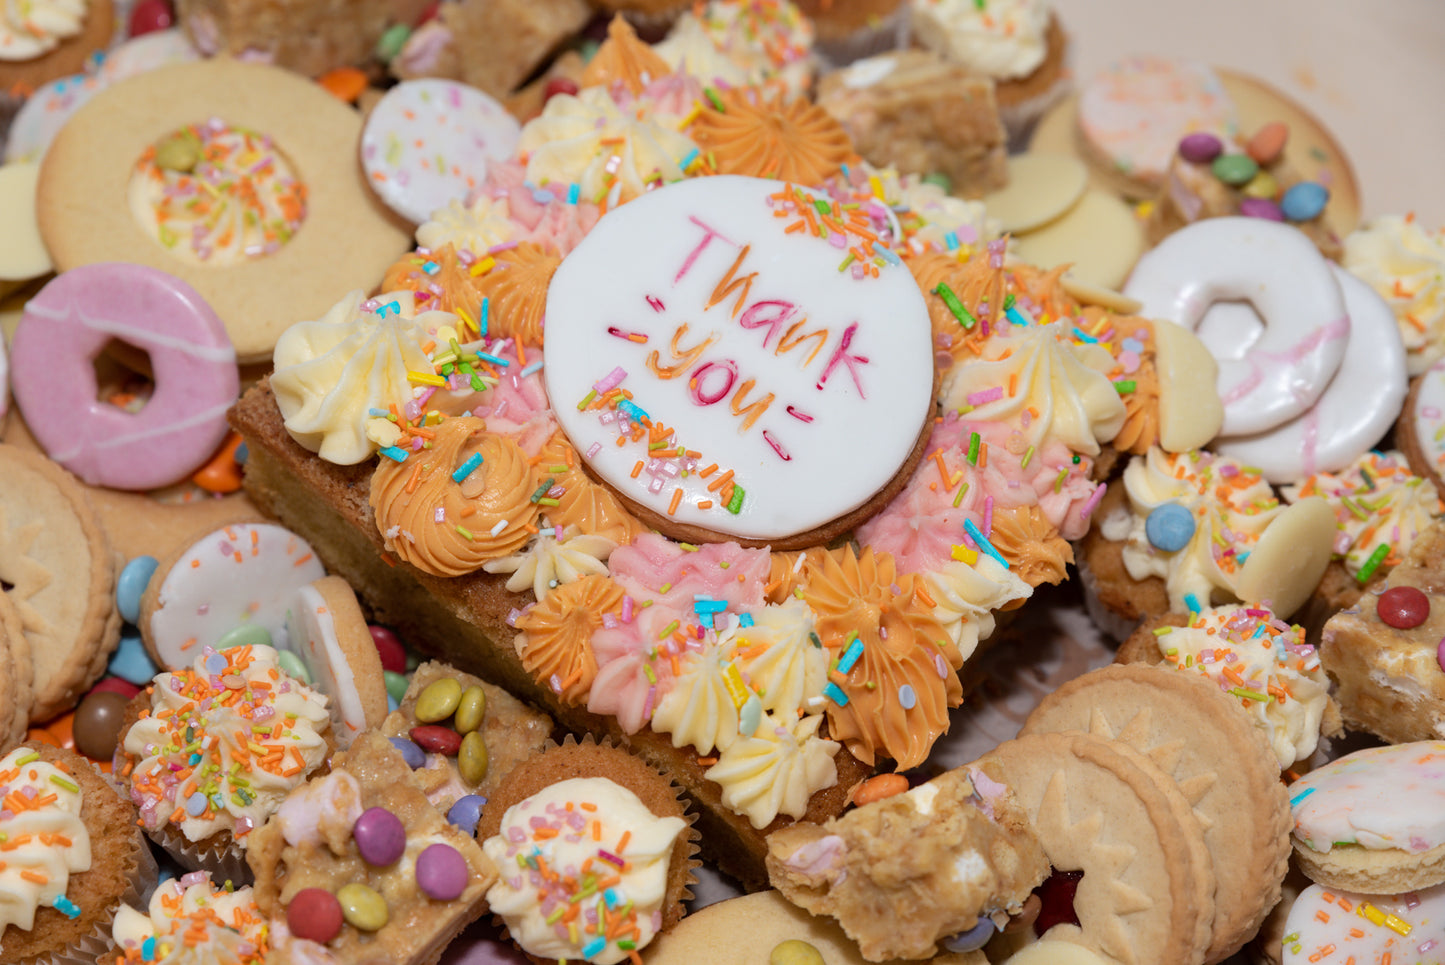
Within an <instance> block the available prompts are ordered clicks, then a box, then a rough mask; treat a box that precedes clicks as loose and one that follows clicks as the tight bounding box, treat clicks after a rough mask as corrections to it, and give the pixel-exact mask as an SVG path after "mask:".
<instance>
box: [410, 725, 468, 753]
mask: <svg viewBox="0 0 1445 965" xmlns="http://www.w3.org/2000/svg"><path fill="white" fill-rule="evenodd" d="M409 733H410V737H411V739H412V740H414V741H416V743H417V746H418V747H420V748H421V749H422V750H424V751H426V752H427V753H430V754H445V755H446V756H447V757H456V756H457V752H458V751H459V750H461V748H462V735H461V734H458V733H457V732H456V731H454V730H452V729H451V728H450V727H443V726H441V725H440V724H426V725H424V726H421V727H413V728H412V729H411V731H410V732H409Z"/></svg>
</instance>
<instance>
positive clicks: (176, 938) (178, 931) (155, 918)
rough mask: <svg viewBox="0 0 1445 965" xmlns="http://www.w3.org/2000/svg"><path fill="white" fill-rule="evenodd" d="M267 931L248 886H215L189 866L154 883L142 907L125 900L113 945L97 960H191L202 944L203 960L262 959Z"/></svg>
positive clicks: (157, 963) (115, 963)
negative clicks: (184, 871) (178, 874)
mask: <svg viewBox="0 0 1445 965" xmlns="http://www.w3.org/2000/svg"><path fill="white" fill-rule="evenodd" d="M266 933H267V927H266V919H265V918H263V917H261V914H260V912H259V911H258V910H257V908H256V902H255V900H254V898H253V897H252V894H251V889H250V888H236V889H222V888H217V887H216V886H215V885H214V884H213V883H212V882H211V878H210V875H208V874H206V872H204V871H192V872H191V873H190V874H187V875H185V876H183V877H181V878H171V879H169V880H168V881H166V882H164V883H163V884H161V885H160V887H158V888H156V891H155V894H154V895H152V896H151V900H150V906H149V907H148V908H147V909H146V910H145V911H137V910H136V909H135V908H132V907H131V906H129V905H125V906H123V907H122V908H121V909H120V911H119V913H117V914H116V916H115V925H114V926H113V928H112V930H111V935H112V938H113V939H114V941H115V948H114V950H108V951H106V952H105V953H104V954H103V955H101V956H100V958H99V960H98V962H97V965H130V963H132V962H148V963H151V965H193V963H195V962H197V960H198V959H197V950H198V949H201V948H203V949H204V950H205V958H204V961H205V963H206V965H263V963H264V962H265V960H266V951H267V945H268V942H267V934H266Z"/></svg>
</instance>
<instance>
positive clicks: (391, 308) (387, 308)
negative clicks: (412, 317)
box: [376, 302, 401, 318]
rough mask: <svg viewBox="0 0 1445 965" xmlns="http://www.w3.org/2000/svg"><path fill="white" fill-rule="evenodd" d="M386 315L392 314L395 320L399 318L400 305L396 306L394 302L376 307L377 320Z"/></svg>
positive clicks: (383, 303)
mask: <svg viewBox="0 0 1445 965" xmlns="http://www.w3.org/2000/svg"><path fill="white" fill-rule="evenodd" d="M388 314H394V315H395V316H396V317H397V318H400V317H401V305H399V304H397V303H396V302H382V303H381V304H380V305H378V306H376V317H377V318H385V317H386V316H387V315H388Z"/></svg>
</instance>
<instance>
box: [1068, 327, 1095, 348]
mask: <svg viewBox="0 0 1445 965" xmlns="http://www.w3.org/2000/svg"><path fill="white" fill-rule="evenodd" d="M1074 338H1076V339H1078V340H1079V341H1081V342H1088V343H1089V344H1090V345H1098V344H1099V340H1098V339H1097V338H1095V337H1094V336H1092V335H1090V334H1089V333H1088V332H1086V331H1084V330H1083V329H1082V328H1079V327H1078V326H1077V325H1075V326H1074Z"/></svg>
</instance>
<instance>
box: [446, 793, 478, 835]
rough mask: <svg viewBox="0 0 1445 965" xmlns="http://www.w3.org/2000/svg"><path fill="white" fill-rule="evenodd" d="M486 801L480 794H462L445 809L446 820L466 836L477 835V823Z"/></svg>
mask: <svg viewBox="0 0 1445 965" xmlns="http://www.w3.org/2000/svg"><path fill="white" fill-rule="evenodd" d="M486 803H487V799H486V798H484V797H482V796H481V795H480V794H463V795H462V796H461V797H459V798H457V803H455V804H453V805H452V806H451V807H450V808H448V809H447V820H448V821H449V822H451V824H452V825H453V826H455V827H458V828H460V829H461V830H463V831H465V832H466V833H467V834H470V835H475V834H476V833H477V822H478V821H480V820H481V819H482V805H484V804H486Z"/></svg>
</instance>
